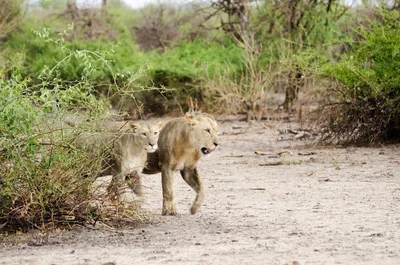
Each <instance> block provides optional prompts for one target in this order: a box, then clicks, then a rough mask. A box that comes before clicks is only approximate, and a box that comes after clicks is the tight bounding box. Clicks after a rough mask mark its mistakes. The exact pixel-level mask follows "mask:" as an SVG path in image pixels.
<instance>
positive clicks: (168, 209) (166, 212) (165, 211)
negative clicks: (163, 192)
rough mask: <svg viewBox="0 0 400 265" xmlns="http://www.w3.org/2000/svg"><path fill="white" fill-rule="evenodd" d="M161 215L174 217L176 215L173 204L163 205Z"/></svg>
mask: <svg viewBox="0 0 400 265" xmlns="http://www.w3.org/2000/svg"><path fill="white" fill-rule="evenodd" d="M161 214H162V215H176V214H177V212H176V208H175V206H174V205H173V204H171V205H168V206H166V205H164V206H163V209H162V212H161Z"/></svg>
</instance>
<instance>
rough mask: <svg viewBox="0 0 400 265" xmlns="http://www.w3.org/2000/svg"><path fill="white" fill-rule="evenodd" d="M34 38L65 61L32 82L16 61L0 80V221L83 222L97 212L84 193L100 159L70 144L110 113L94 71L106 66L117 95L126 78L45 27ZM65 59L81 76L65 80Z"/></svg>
mask: <svg viewBox="0 0 400 265" xmlns="http://www.w3.org/2000/svg"><path fill="white" fill-rule="evenodd" d="M35 33H36V35H38V36H40V37H42V42H47V43H53V44H55V45H56V47H58V48H59V49H61V50H62V52H63V53H64V54H65V57H64V58H63V59H61V60H60V61H59V62H57V63H56V64H55V66H54V67H53V68H51V69H50V68H47V67H45V68H44V69H43V70H42V72H41V74H40V75H39V76H37V77H36V78H37V80H41V82H40V83H39V84H37V85H33V86H32V85H31V82H30V79H29V78H28V77H25V78H24V77H23V76H22V74H21V67H20V65H19V64H16V65H12V66H11V68H10V70H9V73H8V75H3V76H1V77H0V128H1V129H0V223H1V224H3V223H7V224H8V225H10V226H22V227H27V226H28V227H39V228H47V227H49V226H52V225H54V224H56V223H68V222H84V221H90V220H93V219H94V218H95V217H96V218H98V217H99V216H101V214H102V212H101V211H98V210H96V211H94V208H93V206H92V203H93V201H94V199H96V198H95V196H94V195H93V194H92V192H91V189H90V188H91V184H92V182H93V180H94V179H95V178H96V177H97V176H99V175H101V173H102V167H101V164H102V161H103V158H104V155H105V154H103V153H101V152H86V151H82V150H79V149H77V148H76V144H75V143H76V139H77V137H79V136H80V135H81V134H84V133H86V132H96V131H98V127H97V124H98V121H99V120H100V119H105V118H107V113H108V110H109V108H110V103H109V101H108V99H103V98H97V97H96V95H95V93H94V92H95V87H94V86H93V83H92V78H93V77H96V71H97V69H99V68H102V67H104V68H106V69H108V71H109V72H110V76H112V77H113V80H115V85H114V89H115V90H116V91H117V92H116V93H118V92H119V91H120V90H119V89H120V88H119V86H118V85H117V84H116V83H117V79H118V82H121V83H122V84H124V82H128V81H129V80H128V81H127V80H125V79H126V78H128V79H129V78H130V77H126V76H123V75H118V74H116V73H114V72H113V70H112V68H111V66H110V64H109V63H108V62H109V61H108V60H107V59H106V58H105V57H103V56H102V54H99V53H96V52H93V51H89V50H85V51H82V50H70V49H68V48H67V47H66V46H65V43H64V41H63V36H60V37H59V38H52V37H51V34H50V32H49V30H47V29H44V30H43V31H37V32H35ZM103 54H105V55H107V53H105V52H104V53H103ZM20 57H22V55H21V56H20ZM70 59H71V60H72V59H74V60H76V61H75V62H76V63H80V64H79V67H81V68H82V73H84V76H82V78H81V79H80V80H74V81H69V82H66V81H65V80H62V79H60V78H59V76H60V74H59V71H58V69H59V68H62V67H69V63H70V62H71V61H70ZM15 62H21V60H16V61H15ZM124 91H125V92H126V91H127V90H124ZM128 92H129V93H131V92H132V91H128ZM82 111H84V113H85V117H86V120H87V121H86V122H84V123H83V124H82V126H78V127H70V126H67V125H66V124H65V123H64V121H65V119H67V117H71V116H72V117H75V116H76V115H77V114H78V113H81V112H82Z"/></svg>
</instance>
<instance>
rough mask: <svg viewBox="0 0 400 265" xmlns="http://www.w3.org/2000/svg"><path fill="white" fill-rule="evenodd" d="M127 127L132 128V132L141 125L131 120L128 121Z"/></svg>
mask: <svg viewBox="0 0 400 265" xmlns="http://www.w3.org/2000/svg"><path fill="white" fill-rule="evenodd" d="M129 127H130V129H131V130H132V132H136V131H137V130H138V129H139V128H140V127H141V126H140V124H139V123H136V122H133V121H131V122H129Z"/></svg>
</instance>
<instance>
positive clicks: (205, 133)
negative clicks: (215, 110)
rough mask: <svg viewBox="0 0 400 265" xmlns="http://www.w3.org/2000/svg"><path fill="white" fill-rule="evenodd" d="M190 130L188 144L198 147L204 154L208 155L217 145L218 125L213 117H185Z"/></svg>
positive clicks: (202, 114)
mask: <svg viewBox="0 0 400 265" xmlns="http://www.w3.org/2000/svg"><path fill="white" fill-rule="evenodd" d="M185 117H186V121H187V122H188V124H189V126H190V130H191V134H190V142H191V143H192V144H193V145H195V146H198V147H199V148H200V151H201V152H202V153H203V154H204V155H207V154H210V153H211V152H212V151H214V150H215V149H216V148H217V146H218V145H219V139H218V124H217V122H216V121H215V119H214V118H213V117H211V116H210V115H208V114H205V113H194V114H189V113H187V114H186V115H185Z"/></svg>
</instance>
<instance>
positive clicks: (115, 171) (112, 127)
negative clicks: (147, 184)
mask: <svg viewBox="0 0 400 265" xmlns="http://www.w3.org/2000/svg"><path fill="white" fill-rule="evenodd" d="M161 126H162V124H161V123H156V124H138V123H134V122H128V123H127V122H107V123H104V131H103V132H100V133H96V134H94V135H93V134H92V135H84V136H82V137H81V138H80V139H79V140H78V142H79V143H78V145H79V146H80V147H81V148H84V149H86V150H93V151H98V150H99V151H100V152H107V154H106V155H104V157H105V160H104V161H103V168H104V174H108V175H112V176H113V177H112V181H111V184H110V187H109V189H110V190H111V191H112V192H113V193H115V195H117V197H118V199H119V200H120V201H122V202H132V201H133V197H132V196H131V195H130V194H129V193H128V192H126V190H125V189H126V187H125V186H126V185H127V186H128V187H129V188H130V189H131V190H132V191H133V192H134V193H135V194H136V195H137V196H138V197H139V198H140V199H142V198H143V190H142V184H141V180H140V175H139V174H140V173H142V171H143V167H144V166H145V164H146V159H147V153H152V152H155V151H156V150H157V147H158V145H157V140H158V136H159V132H160V127H161ZM96 149H97V150H96Z"/></svg>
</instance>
